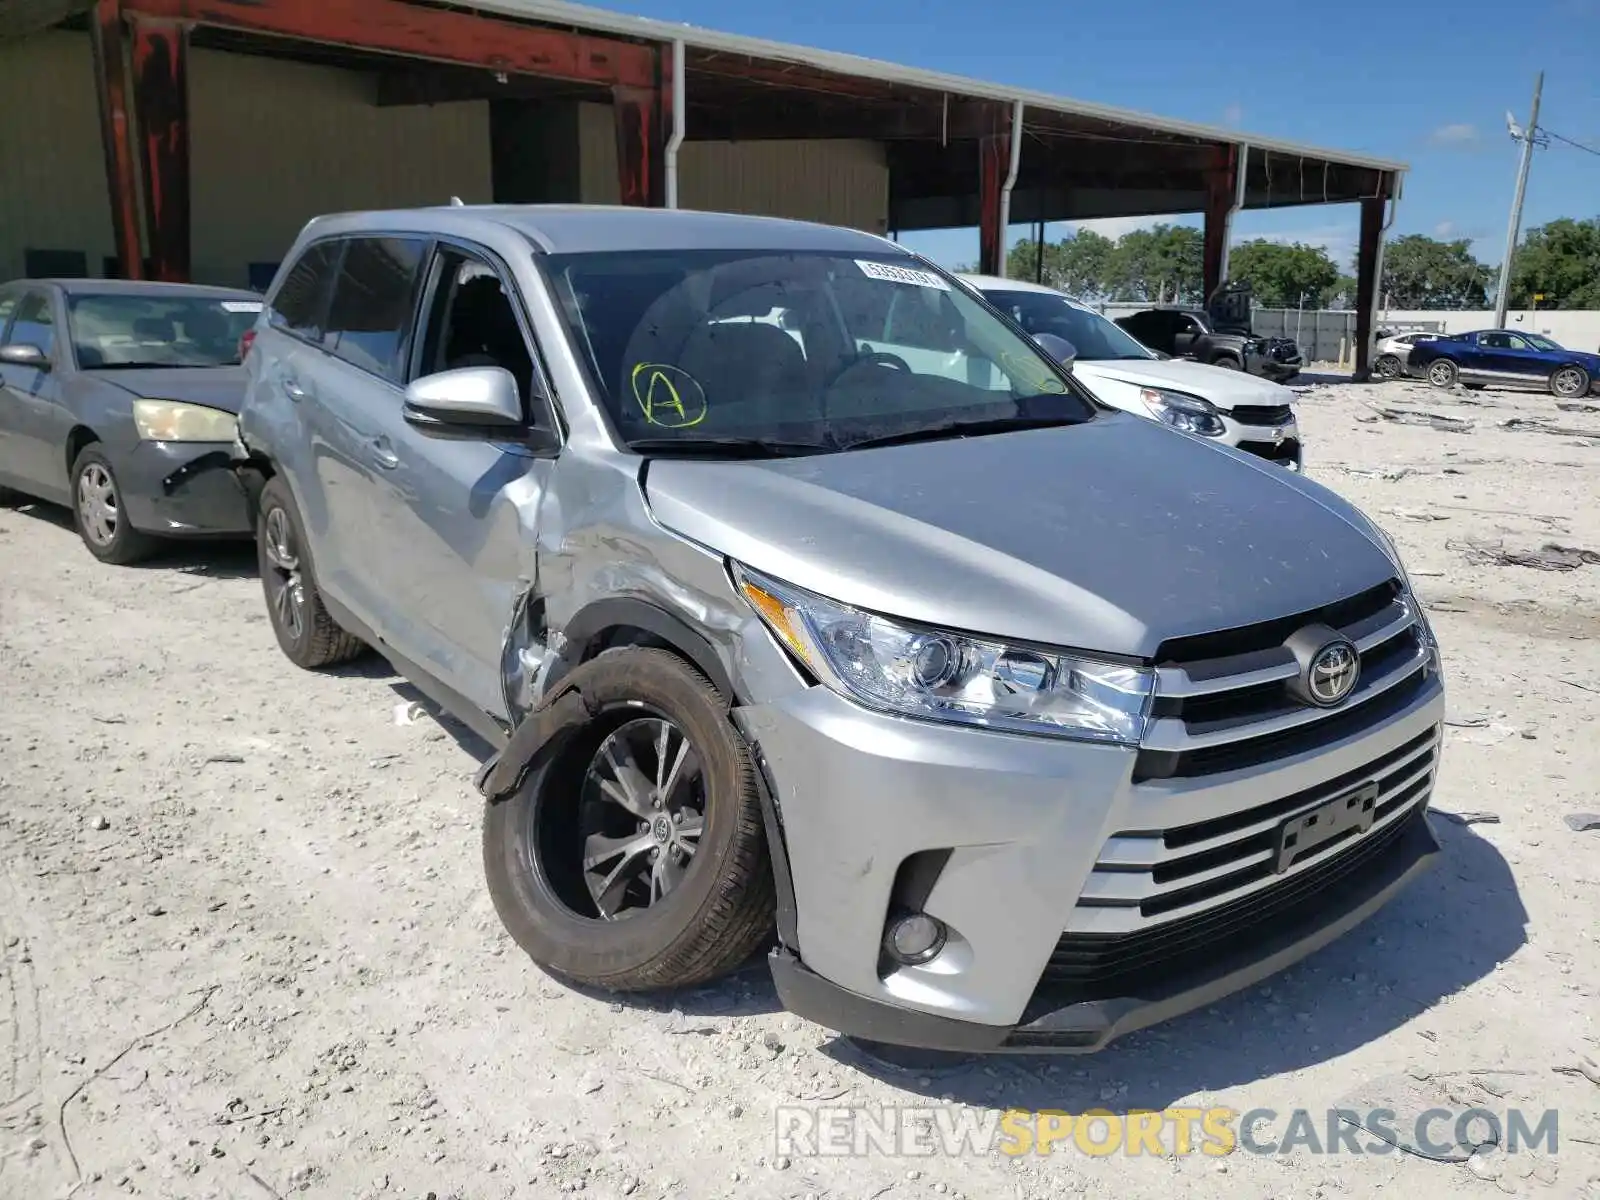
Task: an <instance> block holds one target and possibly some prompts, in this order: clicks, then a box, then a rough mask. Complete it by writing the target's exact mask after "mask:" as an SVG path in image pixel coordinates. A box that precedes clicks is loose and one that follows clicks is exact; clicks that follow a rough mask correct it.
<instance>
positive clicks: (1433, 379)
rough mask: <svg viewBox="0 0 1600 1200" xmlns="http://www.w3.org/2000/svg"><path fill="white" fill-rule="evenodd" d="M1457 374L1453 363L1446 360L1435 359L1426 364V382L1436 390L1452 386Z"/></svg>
mask: <svg viewBox="0 0 1600 1200" xmlns="http://www.w3.org/2000/svg"><path fill="white" fill-rule="evenodd" d="M1459 374H1460V372H1458V371H1457V370H1456V365H1455V363H1453V362H1451V361H1450V360H1449V359H1448V358H1436V359H1434V360H1433V362H1431V363H1430V364H1428V382H1429V383H1431V384H1432V385H1433V386H1434V387H1436V388H1447V387H1451V386H1453V385H1454V384H1455V381H1456V378H1457V376H1458V375H1459Z"/></svg>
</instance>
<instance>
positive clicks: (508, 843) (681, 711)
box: [483, 647, 776, 991]
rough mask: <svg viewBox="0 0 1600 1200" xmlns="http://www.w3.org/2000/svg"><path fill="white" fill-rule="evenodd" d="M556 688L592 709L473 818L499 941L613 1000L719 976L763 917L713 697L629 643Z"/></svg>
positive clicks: (750, 816) (754, 801)
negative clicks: (574, 693) (619, 994)
mask: <svg viewBox="0 0 1600 1200" xmlns="http://www.w3.org/2000/svg"><path fill="white" fill-rule="evenodd" d="M567 683H570V684H571V686H572V687H574V688H576V689H577V690H578V692H579V694H580V695H582V697H583V700H584V704H585V706H586V707H587V708H588V710H589V711H590V712H591V713H593V714H594V715H593V716H592V717H591V718H590V719H589V720H588V721H587V722H586V723H585V724H584V725H582V726H581V727H579V728H578V729H577V730H576V731H575V732H573V733H572V734H571V735H570V736H568V737H566V738H565V739H564V740H563V742H562V744H561V745H560V746H559V747H555V748H552V749H551V750H550V751H549V754H548V757H547V758H546V759H545V760H544V761H543V762H542V763H541V764H540V765H539V766H538V767H537V768H536V769H534V770H532V771H530V772H529V773H528V777H527V779H526V780H525V781H524V783H523V785H522V786H521V787H520V788H519V789H518V790H517V791H516V792H515V793H514V794H512V795H510V796H508V797H506V798H505V799H503V800H500V801H498V802H495V803H492V804H490V805H489V807H488V809H487V811H486V812H485V814H484V824H483V862H484V871H485V874H486V876H487V878H488V885H489V894H490V896H491V897H492V898H493V900H494V906H495V910H496V911H497V912H498V913H499V914H500V919H501V921H502V922H503V923H504V925H505V927H506V930H507V932H509V933H510V934H511V936H512V938H513V939H514V940H515V941H516V943H517V945H519V946H520V947H522V949H523V950H524V951H526V952H527V954H528V956H529V957H530V958H532V959H533V961H534V962H536V963H538V964H540V965H541V966H543V967H546V968H547V969H549V970H550V971H552V972H554V973H556V974H558V975H560V976H563V977H565V978H567V979H570V980H572V981H574V982H576V983H580V984H586V985H591V986H595V987H602V988H607V989H610V990H615V991H636V990H643V989H650V988H668V987H685V986H689V985H692V984H697V983H703V982H705V981H707V980H710V979H714V978H716V977H718V976H720V975H723V974H726V973H727V972H728V971H731V970H733V969H734V968H735V967H738V966H739V965H740V964H741V963H743V962H744V961H745V960H746V959H747V958H748V957H749V956H750V955H751V954H752V953H753V952H754V951H755V950H756V949H757V948H758V947H759V946H760V945H761V943H762V942H763V941H764V940H765V939H766V938H767V937H768V936H769V934H770V932H771V930H772V927H773V921H774V914H775V912H776V900H775V897H774V889H773V880H772V868H771V863H770V861H769V858H768V854H767V845H766V837H765V833H764V831H763V826H762V817H761V802H760V798H759V793H758V790H757V782H756V767H755V764H754V763H753V762H752V761H751V757H750V752H749V750H748V748H747V747H746V746H745V743H744V739H743V738H741V737H740V736H739V733H738V731H737V730H736V729H735V728H734V727H733V724H732V722H731V721H730V720H729V719H728V711H727V703H726V701H725V700H723V698H722V697H721V696H720V695H719V694H718V692H717V690H716V689H715V688H714V687H713V686H712V685H711V684H710V683H709V682H708V681H707V680H706V679H705V678H704V677H703V676H701V675H700V673H699V672H698V671H696V670H695V669H694V668H693V667H691V666H689V665H688V663H686V662H685V661H684V660H683V659H681V658H679V657H678V656H676V655H674V654H671V653H669V652H667V651H663V650H654V649H642V648H637V647H629V648H624V649H618V650H608V651H606V652H605V653H603V654H601V655H600V656H599V657H597V658H595V659H593V660H591V661H590V662H587V663H585V664H583V665H582V666H580V667H578V668H577V669H576V670H575V671H574V672H573V673H572V674H571V675H570V676H569V677H568V678H567ZM563 690H564V689H563Z"/></svg>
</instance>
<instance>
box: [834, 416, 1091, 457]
mask: <svg viewBox="0 0 1600 1200" xmlns="http://www.w3.org/2000/svg"><path fill="white" fill-rule="evenodd" d="M1082 423H1083V419H1082V418H1081V417H1062V416H1054V417H990V418H988V419H987V420H981V421H940V422H939V423H938V424H936V425H924V426H922V427H921V428H920V429H902V430H900V431H899V432H898V433H885V434H881V435H879V436H877V437H864V438H854V439H852V440H850V441H847V442H846V443H845V444H844V445H843V446H842V447H841V448H842V449H845V450H860V449H862V448H863V447H869V446H901V445H906V444H907V443H910V442H932V441H937V440H939V439H941V438H948V437H982V436H984V435H985V434H991V433H1011V432H1014V431H1016V430H1021V429H1055V428H1057V427H1059V426H1062V425H1081V424H1082Z"/></svg>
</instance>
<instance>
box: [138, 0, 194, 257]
mask: <svg viewBox="0 0 1600 1200" xmlns="http://www.w3.org/2000/svg"><path fill="white" fill-rule="evenodd" d="M188 66H189V31H188V29H187V28H186V27H184V26H183V25H180V24H178V23H177V22H175V21H161V20H150V19H148V18H142V19H138V20H135V21H134V22H133V100H134V108H135V110H136V112H137V114H138V125H139V150H140V159H139V165H140V168H141V170H142V171H143V173H144V215H145V222H146V224H147V225H148V227H149V243H150V258H151V260H152V265H153V267H154V270H153V272H152V273H153V274H154V276H155V277H156V278H157V279H161V280H165V281H166V282H168V283H188V282H189V269H190V258H189V247H190V236H189V230H190V222H189V72H188Z"/></svg>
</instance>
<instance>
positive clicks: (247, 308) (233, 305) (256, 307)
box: [222, 300, 261, 313]
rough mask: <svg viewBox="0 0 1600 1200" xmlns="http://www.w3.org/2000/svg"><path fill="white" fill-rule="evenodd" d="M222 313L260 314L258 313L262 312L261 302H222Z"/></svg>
mask: <svg viewBox="0 0 1600 1200" xmlns="http://www.w3.org/2000/svg"><path fill="white" fill-rule="evenodd" d="M222 311H223V312H231V313H247V312H253V313H258V312H260V311H261V301H259V300H224V301H223V302H222Z"/></svg>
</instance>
